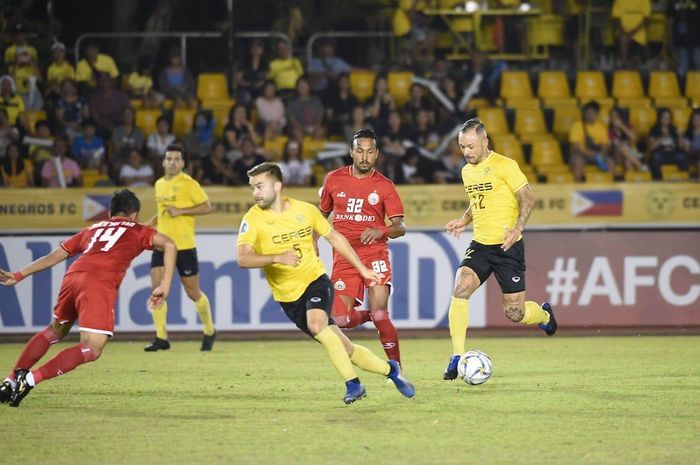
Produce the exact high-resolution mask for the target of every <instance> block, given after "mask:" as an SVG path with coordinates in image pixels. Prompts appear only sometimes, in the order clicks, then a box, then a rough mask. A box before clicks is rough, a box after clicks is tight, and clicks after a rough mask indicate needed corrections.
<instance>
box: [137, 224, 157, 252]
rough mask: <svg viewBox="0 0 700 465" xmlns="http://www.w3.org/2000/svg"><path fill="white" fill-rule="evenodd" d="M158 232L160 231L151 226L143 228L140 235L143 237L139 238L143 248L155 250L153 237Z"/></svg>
mask: <svg viewBox="0 0 700 465" xmlns="http://www.w3.org/2000/svg"><path fill="white" fill-rule="evenodd" d="M156 234H158V231H156V230H155V229H153V228H151V227H150V226H146V227H144V228H142V229H141V235H140V236H141V237H140V238H139V239H140V241H139V242H140V245H141V248H142V249H145V250H153V238H154V237H155V235H156Z"/></svg>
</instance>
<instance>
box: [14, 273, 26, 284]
mask: <svg viewBox="0 0 700 465" xmlns="http://www.w3.org/2000/svg"><path fill="white" fill-rule="evenodd" d="M12 274H13V277H14V278H15V281H17V282H20V281H22V280H23V279H24V275H23V274H22V272H21V271H15V272H14V273H12Z"/></svg>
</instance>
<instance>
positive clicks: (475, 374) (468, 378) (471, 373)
mask: <svg viewBox="0 0 700 465" xmlns="http://www.w3.org/2000/svg"><path fill="white" fill-rule="evenodd" d="M492 371H493V362H492V361H491V358H489V356H488V355H486V354H485V353H483V352H481V351H479V350H470V351H469V352H467V353H466V354H464V355H462V358H460V359H459V365H457V372H458V373H459V377H460V378H462V380H463V381H464V382H465V383H467V384H472V385H477V384H484V383H485V382H486V381H488V380H489V378H490V377H491V372H492Z"/></svg>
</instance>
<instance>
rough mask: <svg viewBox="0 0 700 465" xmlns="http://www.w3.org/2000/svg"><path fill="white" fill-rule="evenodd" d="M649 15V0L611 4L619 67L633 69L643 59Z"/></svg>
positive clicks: (622, 1)
mask: <svg viewBox="0 0 700 465" xmlns="http://www.w3.org/2000/svg"><path fill="white" fill-rule="evenodd" d="M650 15H651V1H650V0H615V1H614V2H613V7H612V18H613V20H614V22H615V26H616V30H617V40H618V58H619V60H620V62H619V66H620V67H622V68H627V67H631V68H635V67H637V66H638V65H639V64H640V63H641V62H642V61H643V60H644V59H645V55H646V51H645V48H646V45H647V26H648V25H649V16H650Z"/></svg>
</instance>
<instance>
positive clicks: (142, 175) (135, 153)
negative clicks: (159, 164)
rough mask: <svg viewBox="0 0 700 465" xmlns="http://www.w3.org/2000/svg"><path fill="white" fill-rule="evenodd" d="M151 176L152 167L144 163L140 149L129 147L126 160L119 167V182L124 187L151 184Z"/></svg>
mask: <svg viewBox="0 0 700 465" xmlns="http://www.w3.org/2000/svg"><path fill="white" fill-rule="evenodd" d="M153 177H154V173H153V168H151V165H149V164H147V163H144V160H143V155H141V151H140V150H139V149H137V148H135V147H133V148H131V149H130V150H129V156H128V157H127V162H126V163H124V164H123V165H122V166H121V168H120V169H119V184H121V185H122V186H126V187H147V186H150V185H152V184H153Z"/></svg>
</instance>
